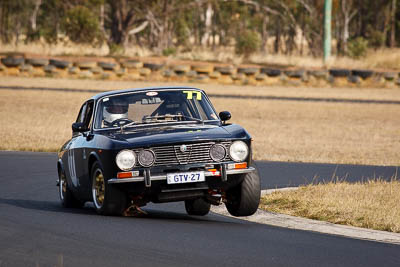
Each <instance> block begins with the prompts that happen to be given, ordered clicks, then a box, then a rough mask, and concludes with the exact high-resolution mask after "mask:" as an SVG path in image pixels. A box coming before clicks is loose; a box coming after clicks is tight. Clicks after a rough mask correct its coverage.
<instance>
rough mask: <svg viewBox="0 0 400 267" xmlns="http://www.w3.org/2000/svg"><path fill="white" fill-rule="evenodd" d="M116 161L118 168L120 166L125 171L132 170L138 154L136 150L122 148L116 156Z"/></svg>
mask: <svg viewBox="0 0 400 267" xmlns="http://www.w3.org/2000/svg"><path fill="white" fill-rule="evenodd" d="M115 162H116V163H117V166H118V168H120V169H121V170H123V171H129V170H131V169H132V168H133V167H134V166H135V163H136V155H135V152H133V151H132V150H127V149H126V150H121V151H120V152H119V153H118V154H117V156H116V158H115Z"/></svg>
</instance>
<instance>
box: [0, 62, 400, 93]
mask: <svg viewBox="0 0 400 267" xmlns="http://www.w3.org/2000/svg"><path fill="white" fill-rule="evenodd" d="M0 60H1V63H0V76H21V77H55V78H76V79H100V80H126V81H150V82H151V81H159V82H160V81H161V82H163V81H164V82H184V83H186V82H195V83H219V84H237V85H255V86H257V85H260V86H265V85H286V86H287V85H289V86H318V87H323V86H335V87H349V86H354V87H399V86H400V78H399V73H398V72H397V71H373V70H363V69H293V68H292V69H277V68H266V67H263V66H256V65H252V66H232V65H228V64H213V63H207V62H195V63H193V62H182V61H179V62H178V61H177V62H173V61H171V62H168V63H165V62H164V63H160V62H148V61H146V60H140V59H122V60H110V59H109V58H96V59H83V60H82V58H80V59H79V60H74V59H73V58H71V59H65V58H63V59H60V58H37V57H35V58H29V57H23V56H4V57H1V59H0Z"/></svg>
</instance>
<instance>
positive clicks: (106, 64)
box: [97, 62, 117, 71]
mask: <svg viewBox="0 0 400 267" xmlns="http://www.w3.org/2000/svg"><path fill="white" fill-rule="evenodd" d="M97 66H99V67H100V68H102V69H103V70H111V71H113V70H115V68H116V67H117V64H115V63H109V62H98V63H97Z"/></svg>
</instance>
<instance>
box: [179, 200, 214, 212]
mask: <svg viewBox="0 0 400 267" xmlns="http://www.w3.org/2000/svg"><path fill="white" fill-rule="evenodd" d="M210 208H211V204H210V203H208V202H206V201H205V200H204V199H202V198H197V199H193V200H185V209H186V212H187V214H189V215H198V216H204V215H207V214H208V213H209V212H210Z"/></svg>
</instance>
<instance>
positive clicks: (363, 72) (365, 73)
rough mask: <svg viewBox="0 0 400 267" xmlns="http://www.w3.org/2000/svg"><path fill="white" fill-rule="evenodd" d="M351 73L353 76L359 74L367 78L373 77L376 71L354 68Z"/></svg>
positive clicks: (358, 75)
mask: <svg viewBox="0 0 400 267" xmlns="http://www.w3.org/2000/svg"><path fill="white" fill-rule="evenodd" d="M351 74H352V75H353V76H357V77H360V78H362V79H363V80H365V79H367V78H369V77H371V76H372V75H373V74H374V72H373V71H372V70H352V71H351Z"/></svg>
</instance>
